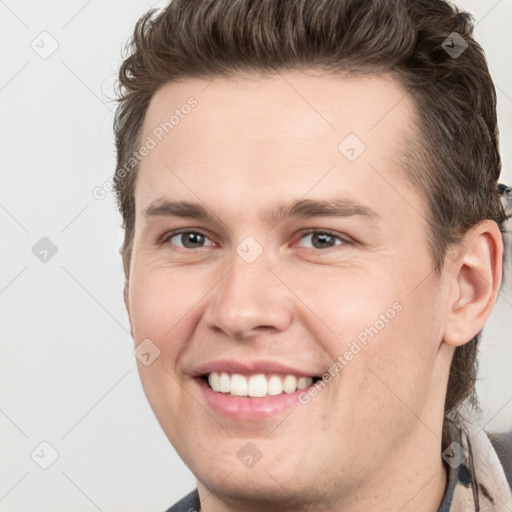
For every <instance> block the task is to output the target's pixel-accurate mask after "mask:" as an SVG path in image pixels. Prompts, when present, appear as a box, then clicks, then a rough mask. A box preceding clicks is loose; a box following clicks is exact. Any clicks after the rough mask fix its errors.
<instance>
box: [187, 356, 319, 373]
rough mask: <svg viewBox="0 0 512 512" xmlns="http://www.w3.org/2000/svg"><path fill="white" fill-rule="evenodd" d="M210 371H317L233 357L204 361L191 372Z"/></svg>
mask: <svg viewBox="0 0 512 512" xmlns="http://www.w3.org/2000/svg"><path fill="white" fill-rule="evenodd" d="M211 372H226V373H231V374H233V373H239V374H241V375H252V374H256V373H280V374H285V375H296V376H298V377H317V376H319V374H318V373H314V372H309V371H305V370H300V369H298V368H292V367H291V366H288V365H285V364H281V363H278V362H276V361H266V360H257V361H235V360H233V359H218V360H216V361H211V362H209V363H204V364H202V365H200V366H198V367H197V368H195V370H194V372H193V376H194V377H199V376H201V375H205V374H208V373H211Z"/></svg>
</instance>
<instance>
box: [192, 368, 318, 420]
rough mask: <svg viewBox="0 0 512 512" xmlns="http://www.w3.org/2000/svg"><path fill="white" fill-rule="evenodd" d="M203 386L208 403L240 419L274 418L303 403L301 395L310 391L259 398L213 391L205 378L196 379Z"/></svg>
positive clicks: (227, 414) (215, 409) (223, 413)
mask: <svg viewBox="0 0 512 512" xmlns="http://www.w3.org/2000/svg"><path fill="white" fill-rule="evenodd" d="M195 380H196V381H197V383H198V384H199V387H200V388H201V390H202V392H203V394H204V397H205V399H206V402H207V404H208V405H209V406H210V407H211V408H212V409H213V410H214V411H216V412H218V413H220V414H222V415H224V416H228V417H231V418H237V419H240V420H263V419H267V418H272V417H274V416H276V415H277V414H279V413H282V412H284V411H286V410H287V409H290V408H292V407H293V406H294V405H297V404H299V405H301V404H300V402H299V400H298V399H299V395H300V394H301V393H304V392H306V393H307V392H308V390H309V388H310V387H312V386H313V385H314V384H311V386H308V387H307V388H304V389H298V390H297V391H294V392H293V393H281V394H280V395H274V396H264V397H259V398H253V397H241V396H230V395H227V394H224V393H218V392H216V391H213V389H212V388H210V386H208V384H207V383H206V382H205V381H204V379H202V378H200V377H198V378H196V379H195Z"/></svg>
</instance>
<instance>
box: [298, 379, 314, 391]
mask: <svg viewBox="0 0 512 512" xmlns="http://www.w3.org/2000/svg"><path fill="white" fill-rule="evenodd" d="M308 379H309V380H311V379H310V378H309V377H299V378H298V380H297V389H304V388H307V387H308V386H309V385H310V384H311V382H309V381H308Z"/></svg>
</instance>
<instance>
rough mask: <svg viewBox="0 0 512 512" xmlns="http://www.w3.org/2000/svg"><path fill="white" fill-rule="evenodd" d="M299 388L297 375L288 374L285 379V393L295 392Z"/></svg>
mask: <svg viewBox="0 0 512 512" xmlns="http://www.w3.org/2000/svg"><path fill="white" fill-rule="evenodd" d="M296 389H297V377H295V376H294V375H287V376H286V377H285V378H284V381H283V391H284V392H285V393H293V392H294V391H295V390H296Z"/></svg>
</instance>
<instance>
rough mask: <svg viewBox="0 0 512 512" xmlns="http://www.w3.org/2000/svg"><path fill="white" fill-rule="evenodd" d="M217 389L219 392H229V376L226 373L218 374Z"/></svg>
mask: <svg viewBox="0 0 512 512" xmlns="http://www.w3.org/2000/svg"><path fill="white" fill-rule="evenodd" d="M219 387H220V389H219V391H220V392H221V393H229V392H230V391H231V378H230V376H229V375H228V374H227V373H224V372H223V373H221V374H220V384H219Z"/></svg>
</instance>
